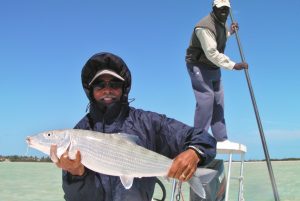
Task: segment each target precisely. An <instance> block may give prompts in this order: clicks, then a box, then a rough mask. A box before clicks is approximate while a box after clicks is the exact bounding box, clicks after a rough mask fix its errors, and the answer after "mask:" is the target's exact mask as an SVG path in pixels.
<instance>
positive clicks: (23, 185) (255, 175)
mask: <svg viewBox="0 0 300 201" xmlns="http://www.w3.org/2000/svg"><path fill="white" fill-rule="evenodd" d="M272 167H273V171H274V175H275V180H276V184H277V187H278V192H279V196H280V200H281V201H300V161H275V162H272ZM225 168H226V164H225ZM238 173H239V168H238V164H237V163H234V164H233V168H232V175H233V176H234V175H238ZM244 178H245V179H244V197H245V200H246V201H272V200H274V196H273V191H272V186H271V183H270V179H269V174H268V170H267V166H266V163H265V162H247V163H245V166H244ZM162 181H163V183H164V184H165V187H166V189H167V199H166V200H170V196H171V189H172V182H170V181H166V180H164V179H162ZM237 185H238V182H237V181H235V180H233V181H232V183H231V187H230V200H231V201H235V200H237V192H238V186H237ZM188 192H189V190H188V185H187V184H184V185H183V195H184V199H181V200H185V201H188V200H189V199H188V196H189V195H188V194H189V193H188ZM154 197H155V198H160V190H159V189H158V190H157V191H155V194H154ZM63 200H64V199H63V191H62V189H61V171H60V170H59V169H58V168H57V167H56V166H55V165H54V164H52V163H23V162H13V163H12V162H1V163H0V201H63Z"/></svg>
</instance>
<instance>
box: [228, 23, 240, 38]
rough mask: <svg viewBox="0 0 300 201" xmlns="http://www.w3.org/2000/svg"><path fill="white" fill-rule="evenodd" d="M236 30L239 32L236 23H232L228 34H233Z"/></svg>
mask: <svg viewBox="0 0 300 201" xmlns="http://www.w3.org/2000/svg"><path fill="white" fill-rule="evenodd" d="M237 30H239V24H238V23H237V22H233V23H232V24H231V26H230V34H231V35H232V34H234V33H235V32H236V31H237Z"/></svg>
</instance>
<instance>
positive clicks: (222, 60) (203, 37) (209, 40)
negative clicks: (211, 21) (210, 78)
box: [195, 28, 235, 70]
mask: <svg viewBox="0 0 300 201" xmlns="http://www.w3.org/2000/svg"><path fill="white" fill-rule="evenodd" d="M195 33H196V35H197V37H198V39H199V41H200V43H201V46H202V49H203V51H204V53H205V56H206V57H207V58H208V59H209V60H210V61H211V62H212V63H214V64H215V65H216V66H219V67H222V68H226V69H229V70H232V69H233V67H234V65H235V62H233V61H231V60H230V58H229V57H228V56H226V55H225V54H223V53H220V52H219V51H218V50H217V42H216V38H215V36H214V34H213V33H212V32H211V31H210V30H208V29H205V28H196V30H195Z"/></svg>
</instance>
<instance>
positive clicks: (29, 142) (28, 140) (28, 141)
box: [26, 137, 31, 146]
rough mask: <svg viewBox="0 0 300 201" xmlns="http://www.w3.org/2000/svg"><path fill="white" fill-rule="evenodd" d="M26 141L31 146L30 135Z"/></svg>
mask: <svg viewBox="0 0 300 201" xmlns="http://www.w3.org/2000/svg"><path fill="white" fill-rule="evenodd" d="M26 143H27V144H28V145H29V146H30V145H31V138H30V137H26Z"/></svg>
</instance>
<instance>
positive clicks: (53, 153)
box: [50, 145, 85, 176]
mask: <svg viewBox="0 0 300 201" xmlns="http://www.w3.org/2000/svg"><path fill="white" fill-rule="evenodd" d="M50 157H51V160H52V161H53V162H54V163H55V164H56V166H57V167H59V168H61V169H63V170H65V171H68V172H70V173H71V174H72V175H74V176H82V175H83V174H84V171H85V168H84V166H83V165H82V163H81V154H80V152H79V151H77V153H76V158H75V159H74V160H71V159H70V158H69V155H68V151H66V152H65V153H63V155H61V157H60V159H59V158H58V157H57V146H56V145H51V148H50Z"/></svg>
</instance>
